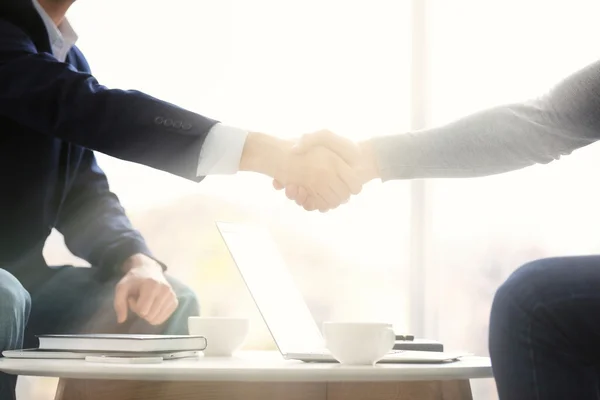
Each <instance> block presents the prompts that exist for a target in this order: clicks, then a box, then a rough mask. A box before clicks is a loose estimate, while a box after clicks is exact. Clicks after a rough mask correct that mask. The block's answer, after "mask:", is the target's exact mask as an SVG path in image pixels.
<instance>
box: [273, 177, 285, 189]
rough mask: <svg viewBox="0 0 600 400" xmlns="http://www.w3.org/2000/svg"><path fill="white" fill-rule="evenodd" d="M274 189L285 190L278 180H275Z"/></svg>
mask: <svg viewBox="0 0 600 400" xmlns="http://www.w3.org/2000/svg"><path fill="white" fill-rule="evenodd" d="M273 187H274V188H275V190H281V189H283V184H282V183H281V182H279V181H278V180H277V179H273Z"/></svg>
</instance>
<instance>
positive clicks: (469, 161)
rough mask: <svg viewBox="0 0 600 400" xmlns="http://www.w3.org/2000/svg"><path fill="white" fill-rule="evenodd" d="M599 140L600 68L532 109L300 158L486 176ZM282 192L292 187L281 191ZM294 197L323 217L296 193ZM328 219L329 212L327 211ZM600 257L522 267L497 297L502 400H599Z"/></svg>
mask: <svg viewBox="0 0 600 400" xmlns="http://www.w3.org/2000/svg"><path fill="white" fill-rule="evenodd" d="M598 139H600V61H598V62H595V63H593V64H591V65H588V66H586V67H585V68H582V69H581V70H579V71H577V72H575V73H573V74H572V75H570V76H569V77H567V78H566V79H564V80H562V81H561V82H559V83H558V84H557V85H555V86H554V87H553V88H552V89H551V90H549V91H548V92H547V93H546V94H544V95H543V96H540V97H539V98H536V99H532V100H530V101H526V102H522V103H515V104H507V105H501V106H498V107H494V108H490V109H487V110H484V111H481V112H477V113H475V114H472V115H468V116H466V117H464V118H461V119H458V120H456V121H454V122H452V123H450V124H447V125H443V126H439V127H435V128H432V129H424V130H422V131H418V132H410V133H404V134H398V135H390V136H383V137H375V138H372V139H369V140H367V141H364V142H361V143H354V142H352V141H350V140H348V139H345V138H343V137H341V136H337V135H335V134H333V133H331V132H328V131H320V132H316V133H313V134H310V135H307V136H304V137H303V138H301V139H300V141H299V144H298V146H297V149H296V151H298V152H303V151H306V150H307V149H309V148H311V147H315V146H323V147H327V148H329V149H332V150H334V151H335V152H337V153H338V154H339V155H340V156H341V157H342V158H344V159H345V160H346V161H347V162H349V163H351V164H352V165H354V166H355V168H356V169H357V170H359V171H361V176H362V180H363V182H367V181H370V180H372V179H381V180H382V181H384V182H385V181H389V180H398V179H416V178H463V177H479V176H488V175H493V174H500V173H504V172H508V171H514V170H518V169H522V168H525V167H527V166H531V165H534V164H547V163H550V162H552V161H554V160H558V159H559V158H560V157H562V156H564V155H568V154H570V153H572V152H573V151H574V150H576V149H579V148H581V147H584V146H587V145H589V144H592V143H594V142H595V141H597V140H598ZM274 186H275V188H277V189H283V185H281V184H279V183H278V182H277V181H275V182H274ZM285 192H286V194H287V196H288V197H289V198H290V199H292V200H294V201H296V202H297V203H298V204H300V205H301V206H303V207H304V208H305V209H307V210H314V209H315V206H314V204H316V202H315V200H314V198H313V197H314V196H313V195H312V194H311V193H310V192H308V191H306V190H304V189H303V188H299V187H296V186H288V187H285ZM320 211H327V209H321V210H320ZM598 315H600V256H579V257H556V258H547V259H542V260H537V261H533V262H530V263H528V264H526V265H524V266H521V267H520V268H518V269H517V270H516V271H515V272H514V273H513V274H512V275H511V276H510V277H509V278H508V279H507V280H506V282H504V283H503V284H502V285H501V286H500V288H499V289H498V290H497V292H496V294H495V296H494V301H493V305H492V310H491V319H490V331H489V351H490V356H491V358H492V367H493V371H494V377H495V379H496V383H497V387H498V394H499V397H500V399H502V400H517V399H518V400H521V399H523V400H532V399H600V318H598V317H597V316H598Z"/></svg>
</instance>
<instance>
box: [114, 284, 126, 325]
mask: <svg viewBox="0 0 600 400" xmlns="http://www.w3.org/2000/svg"><path fill="white" fill-rule="evenodd" d="M128 297H129V285H128V284H127V283H126V282H125V281H121V282H119V283H118V284H117V287H116V288H115V299H114V308H115V312H116V313H117V322H118V323H120V324H121V323H123V322H125V321H126V320H127V298H128Z"/></svg>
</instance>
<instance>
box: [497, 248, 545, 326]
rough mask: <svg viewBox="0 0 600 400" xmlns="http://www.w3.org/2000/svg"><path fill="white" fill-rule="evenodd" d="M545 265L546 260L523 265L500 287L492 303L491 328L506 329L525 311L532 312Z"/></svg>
mask: <svg viewBox="0 0 600 400" xmlns="http://www.w3.org/2000/svg"><path fill="white" fill-rule="evenodd" d="M546 263H547V260H545V259H542V260H536V261H532V262H529V263H527V264H524V265H523V266H521V267H519V268H518V269H517V270H515V271H514V272H513V273H512V274H511V275H510V276H509V277H508V279H507V280H506V281H505V282H504V283H503V284H502V285H500V287H499V288H498V290H497V291H496V294H495V295H494V300H493V302H492V310H491V314H490V318H491V321H490V325H491V327H494V326H496V327H502V328H507V327H509V326H511V325H513V323H514V320H515V319H516V318H519V319H520V318H522V317H523V315H522V314H523V313H527V312H528V311H527V310H533V308H534V307H535V305H536V303H537V301H538V300H539V299H538V294H539V293H538V292H537V286H538V284H539V282H540V280H541V278H542V276H543V275H542V274H544V273H545V272H544V269H545V266H546ZM511 321H513V322H511Z"/></svg>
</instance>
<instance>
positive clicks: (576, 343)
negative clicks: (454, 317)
mask: <svg viewBox="0 0 600 400" xmlns="http://www.w3.org/2000/svg"><path fill="white" fill-rule="evenodd" d="M489 348H490V355H491V358H492V368H493V371H494V376H495V379H496V384H497V387H498V394H499V396H500V399H501V400H553V399H557V400H558V399H561V400H562V399H577V400H587V399H600V373H599V371H600V369H599V367H600V256H582V257H562V258H549V259H542V260H538V261H534V262H531V263H529V264H526V265H524V266H522V267H521V268H519V269H518V270H517V271H515V272H514V273H513V274H512V275H511V276H510V277H509V278H508V279H507V281H506V282H505V283H504V284H503V285H502V286H501V287H500V288H499V289H498V291H497V293H496V296H495V298H494V302H493V305H492V312H491V319H490V338H489Z"/></svg>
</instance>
